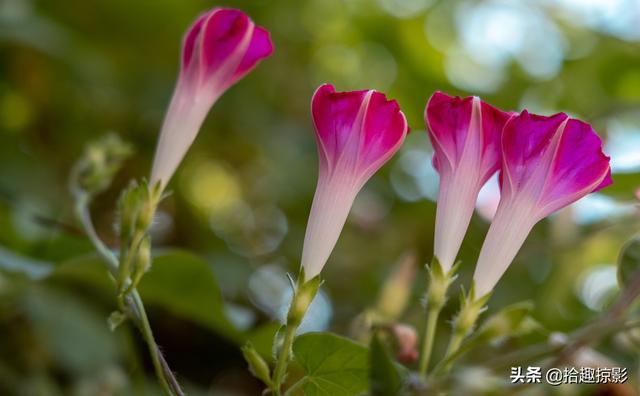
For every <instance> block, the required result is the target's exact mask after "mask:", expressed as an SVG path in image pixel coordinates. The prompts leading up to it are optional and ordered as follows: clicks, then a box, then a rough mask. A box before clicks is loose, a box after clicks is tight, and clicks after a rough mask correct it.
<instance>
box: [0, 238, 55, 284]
mask: <svg viewBox="0 0 640 396" xmlns="http://www.w3.org/2000/svg"><path fill="white" fill-rule="evenodd" d="M52 269H53V265H52V264H51V263H49V262H47V261H41V260H36V259H32V258H29V257H25V256H22V255H19V254H17V253H15V252H12V251H10V250H8V249H5V248H3V247H2V246H0V270H2V271H6V272H13V273H22V274H24V275H26V276H27V277H28V278H30V279H41V278H44V277H45V276H47V275H49V273H50V272H51V270H52Z"/></svg>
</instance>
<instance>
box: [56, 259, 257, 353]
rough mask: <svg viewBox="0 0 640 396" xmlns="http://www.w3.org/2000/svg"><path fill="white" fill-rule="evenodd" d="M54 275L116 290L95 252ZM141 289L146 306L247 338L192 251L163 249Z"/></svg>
mask: <svg viewBox="0 0 640 396" xmlns="http://www.w3.org/2000/svg"><path fill="white" fill-rule="evenodd" d="M51 278H52V279H53V280H59V281H67V282H68V281H71V282H73V283H74V284H78V285H82V286H85V287H87V289H90V290H92V291H95V290H102V291H104V292H105V294H106V295H108V296H113V293H114V291H115V285H114V283H113V282H112V281H111V280H110V279H109V276H108V274H107V271H106V269H105V268H104V264H103V263H102V260H101V259H100V258H99V257H97V256H95V255H91V256H87V257H84V258H79V259H75V260H71V261H67V262H65V263H63V264H61V265H60V266H58V267H56V269H55V271H54V273H53V274H52V276H51ZM138 290H139V291H140V294H141V296H142V300H143V301H144V303H145V305H148V306H159V307H162V308H163V309H165V310H167V311H169V312H170V313H171V314H173V315H175V316H176V317H180V318H183V319H187V320H191V321H193V322H195V323H197V324H199V325H202V326H204V327H206V328H209V329H211V330H213V331H215V332H216V333H218V334H220V335H222V336H225V337H227V338H228V339H230V340H232V341H234V342H237V343H239V344H240V343H243V342H244V341H245V335H244V334H242V333H241V332H239V331H238V330H237V329H235V327H234V326H233V325H232V324H231V323H230V322H229V321H228V320H227V318H226V316H225V314H224V309H223V299H222V294H221V292H220V288H219V286H218V282H217V280H216V278H215V275H214V273H213V271H212V269H211V266H210V265H209V263H207V262H206V261H204V260H202V259H201V258H200V257H198V256H196V255H194V254H192V253H188V252H185V251H181V250H169V251H164V252H159V253H158V254H157V255H156V256H155V258H154V261H153V264H152V266H151V269H150V270H149V272H147V273H146V275H145V276H144V277H143V278H142V280H141V282H140V285H139V287H138Z"/></svg>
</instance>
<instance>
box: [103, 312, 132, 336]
mask: <svg viewBox="0 0 640 396" xmlns="http://www.w3.org/2000/svg"><path fill="white" fill-rule="evenodd" d="M125 320H127V315H125V314H124V313H122V312H120V311H113V312H111V314H110V315H109V318H108V319H107V323H108V324H109V330H111V331H115V329H117V328H118V326H120V325H121V324H122V323H123V322H124V321H125Z"/></svg>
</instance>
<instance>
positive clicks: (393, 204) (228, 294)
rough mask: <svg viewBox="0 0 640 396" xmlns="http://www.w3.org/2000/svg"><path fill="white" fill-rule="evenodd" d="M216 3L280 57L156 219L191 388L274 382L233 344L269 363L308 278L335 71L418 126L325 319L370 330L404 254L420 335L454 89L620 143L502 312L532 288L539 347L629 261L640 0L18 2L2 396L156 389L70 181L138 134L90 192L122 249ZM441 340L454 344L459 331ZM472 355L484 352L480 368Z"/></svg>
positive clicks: (2, 208)
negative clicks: (435, 98)
mask: <svg viewBox="0 0 640 396" xmlns="http://www.w3.org/2000/svg"><path fill="white" fill-rule="evenodd" d="M219 4H222V5H228V6H233V7H238V8H241V9H243V10H244V11H245V12H247V13H248V14H249V15H250V16H251V17H252V18H253V19H254V21H255V22H256V23H258V24H259V25H262V26H264V27H266V28H267V29H268V30H270V31H271V33H272V38H273V41H274V43H275V46H276V51H275V53H274V55H273V56H272V57H271V58H269V59H267V60H266V61H264V62H263V63H262V64H260V65H259V67H257V68H256V70H255V71H254V72H252V73H251V74H250V75H249V76H247V77H246V78H245V79H244V80H242V81H240V82H239V83H238V84H237V85H236V86H234V87H233V88H231V89H230V90H229V91H228V92H227V93H226V94H225V95H224V96H223V97H222V98H221V99H220V100H219V101H218V103H217V104H216V105H215V106H214V108H213V110H212V112H211V113H210V115H209V117H208V119H207V121H206V123H205V125H204V126H203V128H202V131H201V133H200V135H199V136H198V138H197V140H196V142H195V144H194V145H193V147H192V148H191V150H190V152H189V154H188V155H187V158H186V160H185V161H184V163H183V164H182V165H181V167H180V168H179V171H178V173H177V174H176V177H175V178H174V180H173V181H172V183H171V185H170V187H169V188H170V190H172V192H173V194H172V195H171V196H170V197H169V198H168V199H166V200H165V201H163V203H162V205H161V210H160V212H159V214H158V218H157V221H156V225H155V226H154V231H153V232H154V246H155V248H157V249H156V252H155V254H156V256H157V257H158V259H157V261H156V262H155V263H154V268H153V269H152V271H151V272H150V273H149V274H148V275H147V276H146V277H145V279H144V280H143V284H142V286H141V292H142V294H143V297H144V299H145V301H146V302H147V305H148V309H149V311H150V319H151V324H152V327H153V328H154V331H155V333H156V337H157V340H158V343H159V344H160V345H161V346H162V348H163V350H164V352H165V354H166V357H167V360H168V361H169V362H170V364H171V366H172V368H173V369H174V370H175V371H176V372H177V375H178V378H179V379H180V380H181V381H182V382H183V383H184V384H185V386H186V388H187V389H188V391H189V393H190V394H192V395H255V394H258V393H259V392H260V389H261V388H260V384H259V382H258V381H257V380H254V379H253V378H252V377H251V376H250V374H249V373H248V372H247V370H246V366H245V363H244V361H243V360H242V356H241V354H240V352H239V350H238V348H237V345H239V344H240V343H242V342H243V341H244V340H246V339H252V340H253V342H254V344H255V345H256V346H257V347H258V348H259V349H260V350H261V351H263V352H264V353H265V354H268V353H269V348H270V342H271V338H270V337H271V336H272V335H273V332H274V331H275V328H276V327H277V326H276V325H275V323H276V321H277V318H278V317H279V316H280V315H281V314H282V311H283V309H284V308H283V306H284V304H285V303H284V302H283V301H286V298H287V296H286V294H287V290H288V286H287V285H288V284H287V281H286V278H285V275H284V274H285V273H286V272H291V273H294V274H295V273H296V272H297V268H298V259H299V257H300V253H301V244H302V240H303V236H304V228H305V225H306V220H307V215H308V210H309V207H310V204H311V199H312V197H313V192H314V187H315V180H316V172H317V156H316V148H315V139H314V132H313V129H312V123H311V120H310V116H309V101H310V98H311V95H312V93H313V91H314V89H315V88H316V87H317V86H318V85H319V84H320V83H323V82H330V83H333V84H334V85H335V86H336V89H338V90H350V89H365V88H375V89H378V90H381V91H384V92H386V93H387V94H388V95H389V96H390V97H392V98H396V99H397V100H398V101H399V103H400V106H401V108H402V109H403V111H404V112H405V114H406V115H407V117H408V120H409V123H410V126H411V128H412V132H411V134H410V136H409V137H408V139H407V142H406V144H405V145H404V147H403V148H402V149H401V150H400V152H399V154H398V155H397V156H396V157H395V158H394V160H392V161H391V162H390V163H389V164H388V165H386V166H385V167H384V168H383V170H382V171H381V172H380V173H379V174H378V175H377V176H376V177H374V178H373V179H372V180H371V181H370V182H369V183H368V184H367V185H366V187H365V188H364V190H363V191H362V193H361V194H360V195H359V197H358V199H357V202H356V203H355V206H354V208H353V210H352V213H351V215H350V218H349V221H348V223H347V225H346V227H345V230H344V231H343V233H342V236H341V238H340V241H339V243H338V245H337V247H336V249H335V251H334V253H333V255H332V257H331V259H330V261H329V263H328V265H327V267H326V269H325V271H324V277H325V280H326V283H325V284H324V286H323V294H322V295H321V298H320V300H319V302H318V303H317V304H316V305H315V306H314V307H313V308H312V312H311V314H310V317H309V320H308V322H307V323H306V324H305V328H306V329H307V330H322V329H330V330H331V331H335V332H337V333H340V334H344V335H353V336H357V334H355V335H354V328H357V326H355V325H354V323H353V322H354V317H358V315H360V314H361V313H362V312H363V311H365V310H367V309H368V308H371V306H373V305H374V304H375V301H376V296H377V295H378V292H379V290H380V288H381V286H382V285H383V283H384V281H385V277H386V276H387V275H388V274H389V273H390V272H391V271H392V268H393V265H394V263H396V262H398V260H399V258H400V257H401V256H402V255H403V254H404V253H406V252H414V253H415V257H416V260H415V270H416V272H415V273H414V274H413V275H412V280H413V282H411V283H410V284H408V285H406V286H403V287H409V288H411V290H412V293H411V296H410V301H409V305H408V307H407V308H406V309H404V307H403V306H402V304H400V303H398V304H399V305H400V306H399V307H396V308H397V309H398V310H400V311H403V313H402V317H401V318H400V319H399V320H401V321H402V322H405V323H409V324H411V325H413V326H415V327H416V328H418V329H419V328H420V326H421V325H422V309H421V307H420V304H419V300H420V297H421V295H422V293H423V291H424V286H425V276H426V275H425V272H424V270H423V269H422V264H423V263H426V262H427V261H429V259H430V258H431V254H432V241H433V227H434V226H433V224H434V215H435V202H434V199H435V196H436V194H437V185H438V179H437V174H435V172H434V170H433V169H432V167H431V163H430V161H431V159H430V158H431V154H430V151H431V149H430V145H429V142H428V139H427V136H426V133H425V131H424V128H425V127H424V121H423V118H422V115H423V110H424V106H425V104H426V101H427V99H428V97H429V96H430V95H431V94H432V93H433V91H435V90H443V91H445V92H448V93H452V94H457V95H480V96H482V98H483V99H485V100H486V101H488V102H490V103H492V104H494V105H496V106H499V107H502V108H504V109H508V110H521V109H523V108H527V109H529V110H530V111H533V112H539V113H543V114H552V113H554V112H558V111H565V112H567V113H570V114H571V115H574V116H577V117H580V118H582V119H584V120H586V121H588V122H590V123H592V124H593V126H594V127H595V128H596V130H597V131H598V132H599V133H600V134H601V135H602V136H603V137H604V138H605V140H606V147H605V151H606V152H607V154H608V155H610V156H611V157H612V168H613V171H614V182H615V183H614V185H613V186H612V187H610V188H608V189H606V190H604V191H602V192H601V193H598V194H593V195H591V196H589V197H587V198H585V199H584V200H582V201H580V202H579V203H578V204H575V205H573V206H571V207H570V208H568V209H566V210H563V211H562V212H560V213H558V214H556V215H554V216H552V217H551V218H550V219H549V220H545V221H543V222H542V223H540V224H539V225H537V226H536V227H535V229H534V231H533V233H532V234H531V236H530V237H529V239H528V240H527V242H526V243H525V246H524V248H523V249H522V251H521V253H520V255H519V256H518V258H517V259H516V262H515V263H514V264H513V266H512V268H511V269H510V270H509V271H508V272H507V274H506V275H505V276H504V278H503V279H502V281H501V282H500V283H499V285H498V287H497V289H496V291H495V294H494V296H493V298H492V300H491V303H490V310H491V311H493V310H495V309H497V308H500V307H502V306H505V305H508V304H511V303H514V302H517V301H521V300H525V299H531V300H533V301H534V302H535V311H534V317H535V319H536V320H537V321H538V322H539V323H540V324H541V325H542V326H543V327H544V328H545V329H547V330H540V331H539V334H538V335H537V337H538V338H539V339H543V338H544V337H546V336H547V335H548V332H555V331H559V332H568V331H571V330H573V329H576V328H578V327H580V326H581V325H583V324H584V323H586V322H588V321H589V320H590V319H591V318H593V317H595V316H596V315H597V314H598V312H599V311H601V310H602V309H603V308H604V307H606V304H607V302H608V301H610V299H611V297H612V296H614V295H615V293H616V292H617V291H618V289H617V288H618V287H617V283H616V267H615V263H616V257H617V255H618V251H619V249H620V247H621V245H622V244H623V243H624V241H625V240H627V239H628V238H629V237H630V236H631V235H633V234H634V233H636V232H637V231H638V229H640V227H639V226H640V217H639V216H638V209H637V203H638V196H639V195H640V190H639V188H640V30H638V28H637V27H638V26H639V25H640V1H638V0H588V1H587V0H585V1H581V0H539V1H535V0H528V1H527V0H522V1H516V0H513V1H506V0H505V1H497V0H496V1H472V0H459V1H448V0H440V1H438V0H310V1H299V0H280V1H270V0H260V1H226V2H220V3H217V2H216V3H214V2H211V1H198V0H173V1H171V0H153V1H151V0H140V1H126V0H92V1H86V0H64V1H63V0H59V1H51V0H0V59H1V61H0V169H1V171H0V394H2V395H121V394H122V395H128V394H136V395H137V394H157V392H158V391H157V389H156V388H155V380H154V378H153V375H152V370H151V368H150V364H149V361H148V358H147V354H146V350H145V345H144V344H143V343H142V341H141V339H140V338H139V337H138V335H137V334H136V333H135V332H134V331H133V330H132V328H131V327H130V326H129V325H125V326H122V327H120V328H119V329H117V330H116V331H115V332H110V331H109V329H108V327H107V322H106V318H107V316H108V315H109V313H110V312H111V311H113V310H114V309H115V308H116V307H115V302H114V298H113V287H112V285H111V284H110V283H109V280H108V278H107V276H106V272H105V271H104V270H103V269H102V267H101V266H100V263H99V262H98V260H97V259H96V258H95V256H94V255H93V250H92V247H91V245H90V244H89V243H88V241H87V240H86V239H85V238H84V237H83V235H82V233H81V232H80V231H79V228H78V227H77V225H76V223H75V220H74V218H73V213H72V204H73V203H72V201H71V199H70V195H69V193H68V189H67V176H68V173H69V170H70V168H71V166H72V165H73V163H74V161H75V160H76V159H77V157H78V156H79V155H80V154H81V152H82V149H83V147H84V145H85V144H86V143H87V142H89V141H92V140H95V139H97V138H99V137H101V136H103V135H105V134H106V133H108V132H111V131H113V132H115V133H117V134H119V135H120V136H122V138H123V139H125V140H127V141H130V142H131V143H132V144H133V145H134V146H135V148H136V155H135V156H134V158H133V159H132V160H130V161H128V162H127V163H126V166H125V169H124V170H123V171H122V172H121V173H120V174H119V175H118V177H117V179H116V181H115V183H114V185H113V186H112V188H110V189H109V191H108V192H106V193H104V194H102V195H101V196H100V197H98V199H97V201H96V202H95V203H94V205H93V215H94V219H95V221H96V223H97V225H98V228H99V233H100V235H101V236H102V237H103V238H104V239H105V240H106V241H107V242H108V244H109V245H111V246H115V243H116V239H115V232H114V226H113V224H114V215H115V212H114V208H115V200H116V199H117V196H118V194H119V191H120V190H121V189H122V188H123V187H124V186H125V185H126V184H127V182H128V180H129V179H131V178H142V177H145V176H146V175H148V172H149V169H150V164H151V159H152V155H153V150H154V147H155V141H156V137H157V132H158V130H159V127H160V124H161V122H162V117H163V113H164V111H165V108H166V105H167V103H168V101H169V98H170V96H171V92H172V89H173V85H174V83H175V79H176V73H177V70H178V56H179V51H180V40H181V36H182V34H183V32H184V30H185V29H186V27H187V26H188V25H189V24H190V22H191V21H192V20H193V19H194V18H195V17H196V16H197V15H199V13H201V12H202V11H204V10H206V9H208V8H211V7H213V6H216V5H219ZM496 200H497V184H496V183H495V180H493V181H492V182H490V185H489V186H487V188H485V189H484V190H483V192H482V194H481V197H480V199H479V203H478V205H479V211H478V213H479V214H477V215H476V216H475V217H474V219H473V221H472V224H471V226H470V229H469V232H468V234H467V237H466V239H465V242H464V244H463V247H462V251H461V253H460V258H461V259H462V260H463V265H462V276H461V277H460V281H459V283H461V284H465V285H468V283H469V279H470V275H471V273H472V272H473V264H474V260H475V259H476V258H477V254H478V251H479V247H480V245H481V243H482V239H483V237H484V234H485V233H486V230H487V228H488V220H487V218H488V216H489V217H490V215H491V208H492V206H493V205H495V202H496ZM187 251H188V252H191V253H187ZM458 287H459V286H458V285H456V286H455V288H456V289H457V288H458ZM223 301H224V304H223ZM455 310H456V307H455V304H450V306H448V307H447V308H446V309H445V318H446V317H451V315H452V314H453V313H454V312H455ZM361 317H362V316H360V318H361ZM355 333H357V331H355ZM439 335H440V336H441V339H438V340H437V341H436V353H438V351H440V350H442V349H443V348H442V347H443V346H442V344H443V343H444V342H445V341H446V339H445V338H444V337H445V336H446V328H445V324H443V326H442V329H441V331H440V332H439ZM534 338H535V337H534ZM623 341H624V340H618V339H614V340H612V341H610V342H608V343H606V344H605V345H603V346H602V348H601V349H600V350H601V351H602V352H605V353H606V354H607V355H608V356H609V358H610V359H613V360H614V361H615V362H617V363H618V365H620V366H625V367H628V368H629V370H630V372H632V371H635V370H636V369H637V365H636V364H637V361H635V359H634V358H635V357H637V353H638V352H637V351H634V350H633V349H631V348H630V347H628V345H627V344H624V342H623ZM525 342H527V341H526V340H524V341H522V343H525ZM518 345H520V344H518V343H517V342H512V343H510V344H508V345H506V346H502V347H501V348H503V349H505V350H509V349H512V348H515V347H517V346H518ZM499 351H500V350H499V349H489V350H488V355H489V356H491V355H492V354H497V353H499ZM475 356H476V357H475V358H474V357H473V356H472V357H469V358H468V362H469V363H477V364H482V359H481V356H483V355H482V354H478V355H475ZM484 356H487V354H485V355H484ZM498 377H499V378H501V379H502V380H505V379H506V378H507V377H508V372H505V373H504V374H503V375H499V376H498ZM590 389H593V388H590ZM546 391H550V390H549V389H547V390H546Z"/></svg>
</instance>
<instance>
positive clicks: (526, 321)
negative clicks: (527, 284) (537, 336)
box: [473, 301, 536, 342]
mask: <svg viewBox="0 0 640 396" xmlns="http://www.w3.org/2000/svg"><path fill="white" fill-rule="evenodd" d="M532 310H533V302H531V301H522V302H519V303H516V304H512V305H509V306H507V307H505V308H503V309H501V310H500V311H498V312H497V313H495V314H494V315H492V316H491V317H489V318H488V319H487V320H486V321H485V322H484V323H483V324H482V326H480V328H479V329H478V331H477V332H476V333H474V335H473V338H474V339H477V340H479V341H483V342H488V341H494V340H500V339H503V338H505V337H516V336H519V335H523V334H526V333H528V332H530V331H533V330H534V329H535V327H536V323H535V321H533V319H531V317H530V316H529V315H530V314H531V311H532Z"/></svg>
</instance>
